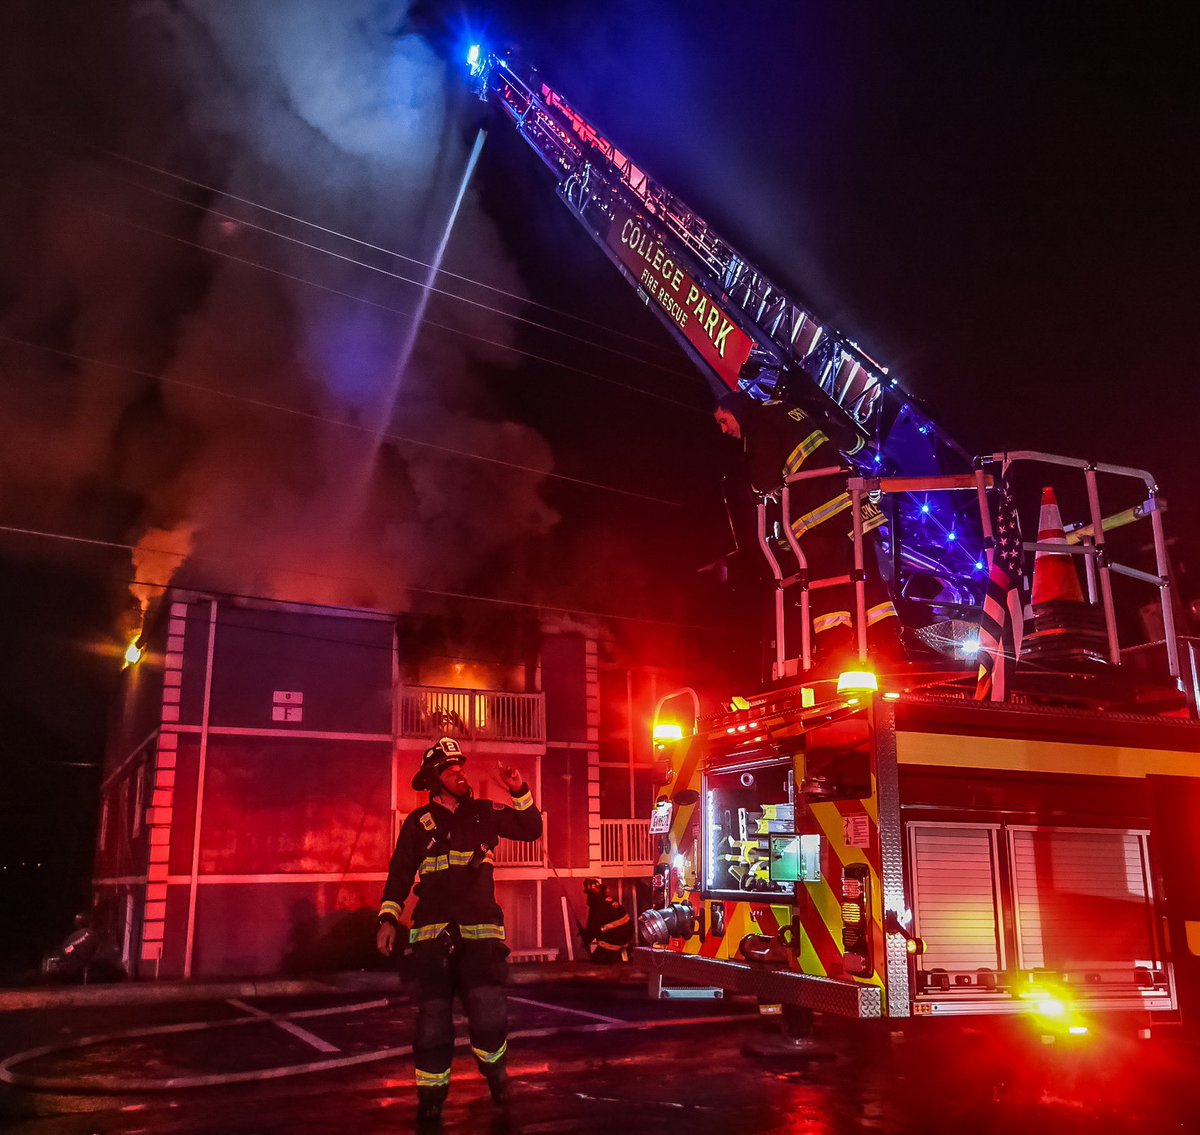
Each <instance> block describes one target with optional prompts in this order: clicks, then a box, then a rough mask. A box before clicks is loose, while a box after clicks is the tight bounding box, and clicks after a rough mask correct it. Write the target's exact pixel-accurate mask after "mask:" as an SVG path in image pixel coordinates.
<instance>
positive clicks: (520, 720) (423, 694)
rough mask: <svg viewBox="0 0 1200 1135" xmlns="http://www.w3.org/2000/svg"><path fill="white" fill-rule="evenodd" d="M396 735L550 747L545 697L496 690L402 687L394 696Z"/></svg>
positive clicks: (526, 748)
mask: <svg viewBox="0 0 1200 1135" xmlns="http://www.w3.org/2000/svg"><path fill="white" fill-rule="evenodd" d="M396 736H397V737H398V738H413V739H427V738H428V739H430V740H435V739H436V738H438V737H456V738H458V739H459V740H462V741H478V742H483V743H486V744H495V745H501V746H504V747H505V748H509V749H514V750H516V751H530V752H541V751H542V749H543V748H544V747H545V744H546V711H545V698H544V695H542V694H508V693H501V692H500V691H497V690H459V689H453V688H451V687H448V686H401V687H399V688H398V689H397V691H396Z"/></svg>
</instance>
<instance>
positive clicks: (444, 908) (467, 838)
mask: <svg viewBox="0 0 1200 1135" xmlns="http://www.w3.org/2000/svg"><path fill="white" fill-rule="evenodd" d="M465 762H466V758H465V757H464V756H463V754H462V750H461V749H460V748H459V745H458V742H457V741H455V740H454V739H453V738H451V737H443V738H442V739H441V740H440V741H439V742H438V743H437V744H436V745H434V746H433V747H432V748H431V749H428V750H426V752H425V754H424V755H423V757H422V758H421V766H420V768H419V769H418V770H417V774H416V775H415V776H414V777H413V781H412V786H413V788H415V789H416V790H417V791H422V790H426V791H428V792H429V803H428V804H427V805H426V806H425V807H423V808H418V809H416V810H415V811H413V812H411V813H410V814H409V815H408V817H407V818H406V819H405V821H404V824H403V825H402V827H401V828H400V836H399V838H398V839H397V841H396V850H395V851H394V852H393V853H392V860H391V863H390V865H389V866H388V877H387V883H386V885H385V886H384V890H383V903H382V905H381V906H380V908H379V929H378V932H377V934H376V945H377V946H378V949H379V952H380V953H381V954H383V955H384V956H385V957H390V956H391V955H392V953H393V951H394V950H395V948H396V937H397V934H398V932H399V928H400V912H401V910H402V908H403V906H404V901H405V899H407V898H408V894H409V891H410V890H413V892H414V893H415V895H416V898H417V902H416V906H415V908H414V909H413V912H412V926H411V929H410V930H409V935H408V936H409V942H410V943H411V946H412V975H413V977H414V978H415V981H416V986H417V1032H416V1039H415V1041H414V1043H413V1056H414V1058H415V1062H416V1081H417V1118H418V1120H420V1121H422V1122H431V1121H432V1122H436V1121H437V1120H438V1119H440V1117H441V1112H442V1104H443V1103H444V1101H445V1099H446V1095H447V1093H448V1092H449V1090H450V1060H451V1057H452V1055H453V1053H454V1018H453V1002H454V998H455V997H456V996H457V997H458V999H459V1001H460V1002H461V1003H462V1007H463V1010H464V1012H465V1013H466V1015H467V1021H468V1024H469V1031H470V1038H471V1049H472V1051H473V1052H474V1053H475V1059H476V1062H477V1063H478V1065H479V1070H480V1072H482V1073H483V1076H484V1078H485V1079H486V1080H487V1084H488V1088H489V1090H490V1091H491V1095H492V1099H493V1100H494V1101H495V1102H496V1103H497V1104H501V1105H503V1104H504V1103H506V1102H507V1098H508V1072H507V1069H506V1067H505V1052H506V1050H507V1047H508V1040H507V1038H508V1010H507V1004H506V1001H505V996H504V983H505V980H506V977H507V969H508V967H507V963H506V961H505V959H506V958H507V957H508V947H507V946H505V944H504V915H503V912H502V911H501V909H500V907H499V905H498V904H497V903H496V894H495V888H494V885H493V879H492V873H493V867H492V864H493V853H494V851H495V848H496V844H497V842H498V841H499V839H500V837H501V836H504V837H506V838H508V839H519V840H526V841H533V840H536V839H538V838H539V837H540V836H541V834H542V815H541V813H540V812H539V811H538V809H537V808H536V807H535V806H534V803H533V796H532V795H531V793H530V791H529V787H528V785H526V783H525V782H524V780H522V779H521V776H520V774H519V773H518V772H517V770H516V769H514V768H509V767H506V766H504V765H501V766H500V781H501V783H502V784H503V785H504V787H505V788H506V789H507V790H508V792H509V795H510V797H511V802H510V803H509V804H495V803H492V802H491V801H487V800H476V799H475V797H474V794H473V792H472V789H471V785H470V782H469V781H468V780H467V775H466V773H465V772H464V771H463V765H464V764H465ZM414 877H415V878H416V880H417V882H416V886H415V887H414V886H413V879H414Z"/></svg>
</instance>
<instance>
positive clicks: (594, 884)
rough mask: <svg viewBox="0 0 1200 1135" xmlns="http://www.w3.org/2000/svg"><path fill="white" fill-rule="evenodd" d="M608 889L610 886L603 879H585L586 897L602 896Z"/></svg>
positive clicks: (584, 889)
mask: <svg viewBox="0 0 1200 1135" xmlns="http://www.w3.org/2000/svg"><path fill="white" fill-rule="evenodd" d="M607 889H608V884H607V883H605V881H604V880H603V879H597V878H594V877H593V878H591V879H584V881H583V893H584V894H585V895H602V894H604V892H605V891H606V890H607Z"/></svg>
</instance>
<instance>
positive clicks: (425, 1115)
mask: <svg viewBox="0 0 1200 1135" xmlns="http://www.w3.org/2000/svg"><path fill="white" fill-rule="evenodd" d="M448 1092H449V1089H448V1088H418V1089H417V1123H418V1124H422V1125H425V1126H433V1125H435V1124H440V1123H441V1122H442V1106H443V1105H444V1104H445V1102H446V1096H447V1094H448Z"/></svg>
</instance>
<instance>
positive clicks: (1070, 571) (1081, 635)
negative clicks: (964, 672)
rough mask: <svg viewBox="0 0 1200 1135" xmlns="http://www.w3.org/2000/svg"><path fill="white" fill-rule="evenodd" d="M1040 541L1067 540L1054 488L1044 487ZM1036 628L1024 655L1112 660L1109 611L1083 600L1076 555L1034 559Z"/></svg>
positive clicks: (1047, 658) (1026, 642)
mask: <svg viewBox="0 0 1200 1135" xmlns="http://www.w3.org/2000/svg"><path fill="white" fill-rule="evenodd" d="M1037 542H1038V543H1039V544H1062V545H1063V547H1064V548H1065V547H1066V544H1067V538H1066V535H1065V533H1064V532H1063V525H1062V516H1061V514H1060V513H1059V511H1058V500H1057V498H1056V497H1055V495H1054V490H1053V489H1052V488H1050V487H1049V486H1047V487H1045V488H1044V489H1042V509H1041V516H1040V518H1039V521H1038V541H1037ZM1030 601H1031V606H1032V608H1033V619H1032V631H1031V632H1030V631H1028V629H1027V633H1026V634H1025V637H1024V641H1023V642H1022V644H1021V657H1022V658H1030V659H1033V658H1036V659H1040V660H1044V661H1064V662H1107V661H1108V636H1107V634H1106V633H1105V629H1104V614H1103V612H1102V611H1101V610H1100V609H1099V608H1098V607H1092V606H1090V605H1089V604H1087V603H1086V602H1084V598H1083V590H1082V588H1081V587H1080V586H1079V575H1078V574H1077V573H1076V571H1075V565H1074V564H1073V563H1072V562H1071V556H1070V555H1069V554H1068V553H1067V552H1065V551H1063V552H1053V551H1044V552H1042V551H1039V552H1038V553H1037V555H1036V557H1035V558H1034V561H1033V590H1032V594H1031V596H1030Z"/></svg>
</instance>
